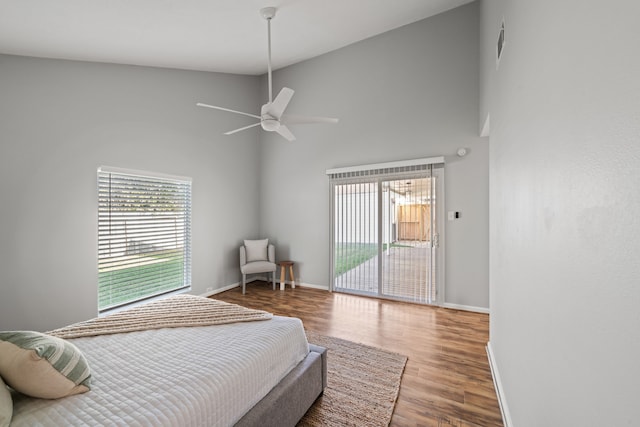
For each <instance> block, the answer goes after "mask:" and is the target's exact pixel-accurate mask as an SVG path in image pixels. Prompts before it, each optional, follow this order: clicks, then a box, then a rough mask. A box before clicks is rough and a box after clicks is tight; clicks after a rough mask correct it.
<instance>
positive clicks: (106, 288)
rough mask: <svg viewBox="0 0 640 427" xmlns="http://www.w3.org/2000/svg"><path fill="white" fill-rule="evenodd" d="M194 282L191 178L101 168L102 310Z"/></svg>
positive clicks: (99, 308) (99, 204)
mask: <svg viewBox="0 0 640 427" xmlns="http://www.w3.org/2000/svg"><path fill="white" fill-rule="evenodd" d="M154 175H155V176H154ZM190 286H191V179H190V178H185V177H171V176H166V175H160V174H157V175H156V174H153V173H147V172H136V171H126V170H120V169H115V168H105V167H101V168H100V169H98V310H99V311H101V312H102V311H105V310H109V309H113V308H116V307H119V306H122V305H126V304H130V303H132V302H136V301H140V300H143V299H147V298H151V297H154V296H157V295H161V294H164V293H168V292H172V291H177V290H180V289H187V288H189V287H190Z"/></svg>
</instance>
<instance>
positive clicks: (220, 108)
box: [196, 102, 261, 119]
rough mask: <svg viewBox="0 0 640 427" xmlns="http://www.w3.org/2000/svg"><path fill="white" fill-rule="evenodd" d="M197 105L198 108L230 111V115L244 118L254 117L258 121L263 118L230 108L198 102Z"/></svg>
mask: <svg viewBox="0 0 640 427" xmlns="http://www.w3.org/2000/svg"><path fill="white" fill-rule="evenodd" d="M196 105H197V106H198V107H206V108H213V109H214V110H222V111H228V112H230V113H236V114H242V115H243V116H249V117H253V118H256V119H260V118H261V117H260V116H258V115H255V114H250V113H243V112H242V111H236V110H231V109H229V108H224V107H217V106H215V105H209V104H203V103H201V102H198V103H197V104H196Z"/></svg>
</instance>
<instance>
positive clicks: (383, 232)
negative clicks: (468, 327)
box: [331, 165, 444, 304]
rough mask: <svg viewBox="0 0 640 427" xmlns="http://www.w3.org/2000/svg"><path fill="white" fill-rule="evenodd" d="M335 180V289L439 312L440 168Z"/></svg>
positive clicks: (333, 254) (333, 209) (441, 191)
mask: <svg viewBox="0 0 640 427" xmlns="http://www.w3.org/2000/svg"><path fill="white" fill-rule="evenodd" d="M427 166H428V168H426V169H425V170H421V171H401V172H398V173H391V174H390V173H388V172H387V173H381V174H379V175H378V176H367V177H362V176H360V177H353V176H343V177H342V179H332V213H333V214H332V263H331V264H332V278H333V282H332V288H333V290H335V291H338V292H347V293H355V294H361V295H370V296H378V297H385V298H392V299H398V300H404V301H412V302H418V303H424V304H438V303H439V299H438V298H439V296H440V295H441V292H440V290H441V288H442V279H443V275H442V272H443V271H444V269H443V265H442V264H443V263H442V261H443V259H442V256H441V255H440V253H441V250H442V248H441V242H442V241H443V240H442V239H441V237H440V236H442V231H441V228H442V225H443V221H442V218H443V214H444V203H443V200H442V194H443V188H444V186H443V171H444V169H443V167H442V165H439V167H438V166H433V165H427Z"/></svg>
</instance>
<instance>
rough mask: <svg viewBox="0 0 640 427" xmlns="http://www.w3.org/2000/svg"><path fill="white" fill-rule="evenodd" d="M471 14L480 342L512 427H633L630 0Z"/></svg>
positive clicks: (636, 195)
mask: <svg viewBox="0 0 640 427" xmlns="http://www.w3.org/2000/svg"><path fill="white" fill-rule="evenodd" d="M481 8H482V13H481V16H482V43H483V47H482V53H483V67H482V68H483V71H482V81H483V84H485V85H487V87H488V88H487V90H484V91H483V93H484V96H483V105H481V109H482V110H483V111H488V112H490V114H491V136H490V174H491V208H490V212H491V226H490V227H491V262H490V265H491V267H490V268H491V271H490V277H491V348H492V351H493V354H494V357H495V360H496V362H497V367H498V372H499V375H500V378H501V383H502V387H503V390H504V395H505V396H506V402H507V407H508V410H509V412H510V416H511V419H512V421H513V425H515V426H518V427H526V426H568V425H571V426H605V425H607V426H622V425H637V423H638V419H640V406H639V405H638V403H637V397H638V383H639V382H640V368H639V365H638V361H639V360H640V334H639V333H638V327H639V325H640V314H639V313H640V311H639V310H638V301H640V286H638V285H639V283H640V281H639V278H640V262H639V261H638V260H639V257H638V255H639V254H640V222H639V220H638V218H640V169H639V168H638V165H639V164H640V163H639V161H640V115H639V114H640V113H639V112H640V83H639V82H640V80H639V78H638V76H640V57H639V56H638V54H637V53H638V40H640V27H639V26H638V24H637V18H638V16H640V3H638V2H637V1H631V0H627V1H623V0H615V1H609V2H602V1H592V0H589V1H584V0H580V1H577V0H567V1H562V2H550V1H530V2H512V1H490V0H483V1H482V3H481ZM503 16H504V17H505V20H506V41H507V44H506V48H505V53H504V56H503V58H502V60H501V63H500V68H499V70H498V71H496V69H495V61H494V49H495V42H496V40H497V34H498V33H497V32H498V28H499V24H500V20H501V19H502V17H503Z"/></svg>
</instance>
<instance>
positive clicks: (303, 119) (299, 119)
mask: <svg viewBox="0 0 640 427" xmlns="http://www.w3.org/2000/svg"><path fill="white" fill-rule="evenodd" d="M280 122H281V123H286V124H288V125H293V124H307V123H338V119H336V118H333V117H319V116H292V115H290V114H284V115H283V116H282V118H281V120H280Z"/></svg>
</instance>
